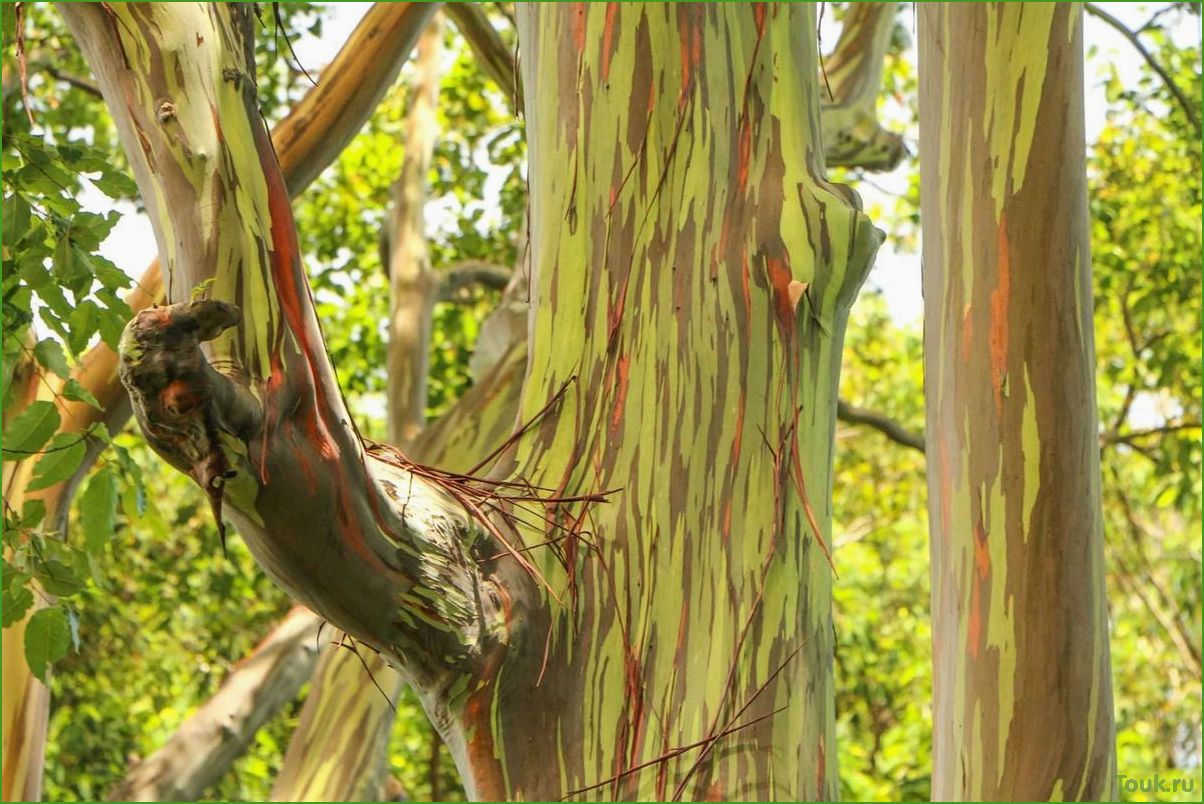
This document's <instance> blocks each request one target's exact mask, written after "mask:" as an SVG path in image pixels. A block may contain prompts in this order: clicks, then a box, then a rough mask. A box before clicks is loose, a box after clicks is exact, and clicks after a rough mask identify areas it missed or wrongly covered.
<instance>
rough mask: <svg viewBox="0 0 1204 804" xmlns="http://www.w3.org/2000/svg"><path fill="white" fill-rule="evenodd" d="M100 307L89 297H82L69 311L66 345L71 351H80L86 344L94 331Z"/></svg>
mask: <svg viewBox="0 0 1204 804" xmlns="http://www.w3.org/2000/svg"><path fill="white" fill-rule="evenodd" d="M99 312H100V308H99V307H98V306H97V305H96V302H94V301H92V300H91V299H84V300H83V301H82V302H80V303H79V306H77V307H76V308H75V311H74V312H73V313H71V317H70V318H69V319H68V321H69V323H70V325H71V327H70V329H69V330H68V332H67V336H68V337H67V345H68V346H70V347H71V349H72V351H74V352H76V353H77V354H78V353H79V352H82V351H83V350H84V349H85V348H87V346H88V341H89V340H90V339H91V338H92V335H93V333H95V332H96V326H97V318H98V313H99Z"/></svg>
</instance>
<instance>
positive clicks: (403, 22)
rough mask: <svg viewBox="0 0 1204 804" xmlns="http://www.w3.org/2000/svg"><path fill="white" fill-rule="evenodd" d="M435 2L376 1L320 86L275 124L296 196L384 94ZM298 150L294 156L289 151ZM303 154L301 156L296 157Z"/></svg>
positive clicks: (287, 181)
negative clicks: (293, 165) (289, 167)
mask: <svg viewBox="0 0 1204 804" xmlns="http://www.w3.org/2000/svg"><path fill="white" fill-rule="evenodd" d="M439 6H440V4H439V3H374V4H373V5H372V8H370V9H369V10H368V13H367V14H365V15H364V18H363V20H361V21H360V24H359V25H357V26H356V28H355V30H354V31H353V32H352V33H351V36H350V37H348V39H347V42H346V44H344V45H343V48H342V50H340V51H339V55H338V56H337V57H336V58H335V60H334V61H333V62H331V64H330V66H329V67H327V68H326V69H325V70H323V71H322V75H321V76H320V77H319V79H318V85H317V86H316V87H314V88H313V89H312V90H311V91H310V92H308V93H307V94H306V96H305V97H304V98H303V99H302V101H301V103H299V104H298V105H297V107H296V108H295V109H293V111H292V112H291V113H290V114H289V117H288V120H286V121H285V123H284V124H282V125H281V126H279V127H278V129H277V131H276V133H275V136H274V137H273V142H274V143H275V145H276V154H277V156H278V157H279V159H280V164H281V167H283V166H284V165H285V164H288V163H289V162H291V161H295V163H296V165H297V167H296V168H295V169H294V170H293V171H291V175H286V177H285V184H286V185H287V186H288V191H289V194H290V195H292V196H297V195H298V194H300V192H301V190H303V189H304V188H305V187H308V186H309V184H310V183H311V182H313V180H314V179H316V178H317V177H318V174H319V173H321V172H322V170H323V168H325V167H326V165H328V164H330V163H331V162H333V161H334V160H335V158H336V157H337V156H338V155H339V154H340V153H342V152H343V149H344V148H346V147H347V143H348V142H350V141H351V138H352V137H354V136H355V135H356V134H357V133H358V132H359V130H360V128H361V127H362V126H363V124H364V121H365V120H367V119H368V117H369V115H371V114H372V111H373V110H374V109H376V107H377V105H378V104H379V103H380V99H381V98H382V97H384V94H385V92H386V90H388V88H389V87H390V86H391V85H392V84H393V82H394V81H395V80H396V78H397V74H398V72H400V71H401V65H402V64H404V63H405V61H406V59H408V58H409V56H410V52H411V51H412V50H413V49H414V45H415V44H416V43H417V42H418V35H419V34H420V33H422V29H423V28H425V27H426V24H427V23H428V22H429V21H430V19H431V17H432V16H433V15H434V13H435V12H436V11H438V9H439ZM294 151H295V152H296V154H297V155H296V156H294V154H293V152H294ZM302 154H304V155H305V158H304V159H301V158H299V156H300V155H302Z"/></svg>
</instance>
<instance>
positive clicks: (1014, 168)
mask: <svg viewBox="0 0 1204 804" xmlns="http://www.w3.org/2000/svg"><path fill="white" fill-rule="evenodd" d="M920 37H921V44H920V125H921V127H922V137H921V151H920V156H921V162H922V164H921V172H922V176H923V177H924V178H923V184H922V188H923V189H922V194H921V198H922V206H921V221H922V222H923V226H924V235H925V237H924V301H925V311H924V312H925V316H924V320H925V323H926V328H925V343H924V364H925V399H926V408H927V411H928V416H927V418H928V439H927V440H928V443H929V454H930V455H931V460H930V463H929V469H930V471H929V472H928V488H929V495H930V496H929V504H930V508H931V516H930V521H931V528H932V579H933V580H932V584H933V592H932V594H933V597H932V601H933V602H932V605H933V611H932V617H933V620H932V629H933V634H934V635H935V639H936V641H935V643H934V646H933V653H934V661H935V666H934V668H933V692H934V696H935V699H934V702H933V721H934V722H933V743H934V746H933V789H932V793H933V797H934V798H935V799H938V800H960V799H985V800H1008V799H1042V800H1046V799H1049V800H1053V799H1071V800H1082V799H1086V800H1096V799H1104V800H1107V799H1110V798H1112V797H1113V796H1114V795H1115V790H1116V788H1115V785H1116V768H1115V748H1114V742H1115V728H1114V726H1113V716H1112V674H1111V656H1110V651H1109V644H1108V643H1109V638H1108V623H1107V598H1106V595H1105V591H1104V555H1103V553H1104V545H1103V511H1102V508H1101V501H1100V470H1099V449H1098V443H1099V423H1098V417H1097V416H1096V410H1095V382H1094V369H1095V350H1094V343H1093V341H1094V338H1093V332H1092V321H1093V316H1092V300H1091V253H1090V240H1089V238H1090V233H1089V228H1088V222H1087V193H1086V179H1087V172H1086V161H1085V158H1084V151H1085V144H1084V135H1083V125H1084V123H1083V108H1082V98H1083V89H1082V86H1083V62H1082V55H1081V54H1082V47H1083V45H1082V38H1081V37H1082V12H1081V10H1080V9H1079V8H1078V7H1076V6H1073V5H1060V6H1052V5H1050V6H1037V7H1034V6H1019V5H1012V6H1007V5H1004V4H982V5H976V6H966V5H961V6H945V7H942V6H937V5H925V6H924V7H923V8H922V9H921V11H920ZM1051 745H1056V746H1057V747H1058V748H1057V752H1056V759H1051V757H1050V751H1051Z"/></svg>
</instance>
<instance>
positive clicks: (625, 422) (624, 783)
mask: <svg viewBox="0 0 1204 804" xmlns="http://www.w3.org/2000/svg"><path fill="white" fill-rule="evenodd" d="M814 28H815V16H814V9H813V7H811V6H806V5H792V4H770V5H764V4H757V5H740V6H732V5H720V6H672V5H610V6H606V7H603V6H599V5H590V6H583V5H579V4H577V5H565V4H562V5H556V6H552V7H524V8H522V9H520V16H519V35H520V47H521V51H522V54H523V57H522V59H521V61H522V65H523V85H524V87H525V88H526V99H527V114H526V117H527V134H528V147H529V153H530V171H529V175H530V185H531V202H530V204H531V218H530V221H531V222H530V226H531V243H530V255H531V261H532V263H531V284H532V290H531V298H532V322H531V332H532V337H531V341H530V345H529V348H530V363H529V368H528V380H527V385H526V387H525V389H524V393H523V400H522V406H521V409H520V410H521V412H520V419H522V420H523V421H528V420H530V419H532V418H533V417H535V416H536V414H537V413H538V411H539V410H541V409H542V408H543V407H544V406H545V405H546V404H547V403H548V402H549V400H551V399H553V398H554V397H555V395H556V394H557V393H558V392H559V391H560V390H561V389H562V388H563V389H565V390H564V395H563V400H562V401H561V402H560V403H559V405H558V407H557V408H556V411H555V412H556V415H555V417H554V418H551V417H549V418H546V419H543V420H541V421H540V422H539V423H538V424H537V425H536V426H535V428H534V429H533V431H532V432H531V433H530V434H529V435H528V436H527V437H525V438H523V439H521V440H520V441H519V442H518V444H517V446H516V448H515V449H514V450H513V452H512V454H511V455H509V456H508V460H507V463H509V464H510V465H512V466H513V467H514V469H513V474H514V475H515V476H518V477H523V478H526V479H527V480H529V481H530V482H531V483H533V484H536V485H538V486H547V487H551V488H556V489H558V490H564V492H565V493H568V494H573V493H585V492H589V491H598V490H603V489H619V491H617V492H616V493H615V494H614V495H613V497H612V498H611V501H610V502H607V503H604V504H596V505H590V506H588V508H587V506H585V505H576V506H573V507H572V510H571V511H567V512H564V514H563V516H562V519H561V524H562V526H563V527H564V528H567V530H555V529H548V531H547V532H544V531H543V529H537V530H536V532H534V533H530V534H529V536H528V538H527V543H528V544H538V543H540V542H547V541H549V540H557V541H556V542H555V543H554V544H551V545H548V546H546V547H542V548H539V549H537V550H536V551H534V552H532V556H533V557H535V558H538V559H539V561H540V568H541V570H542V571H543V573H544V574H545V576H546V577H547V578H548V579H549V581H550V585H551V587H552V589H554V590H556V592H557V594H559V595H560V596H561V597H562V599H563V601H564V602H563V605H561V604H558V603H553V604H552V605H550V606H549V609H548V617H549V622H548V624H547V625H546V626H544V627H543V628H544V629H546V631H545V632H544V633H543V634H541V637H542V640H541V641H544V642H545V644H546V647H545V648H544V650H543V651H540V653H539V654H536V655H535V656H533V657H529V659H528V661H527V663H526V664H525V666H524V664H522V663H519V662H515V663H514V664H513V665H511V664H507V666H505V667H504V668H503V674H504V675H505V676H507V677H512V676H513V675H519V676H520V677H526V678H531V677H534V678H536V679H538V681H537V683H536V686H535V687H534V688H533V689H531V690H530V692H529V696H530V697H529V699H528V700H527V701H524V702H522V703H521V705H520V704H517V703H516V704H515V705H511V706H506V704H505V702H503V703H502V705H501V707H500V708H499V711H498V715H497V716H496V718H495V723H496V727H495V730H494V733H493V734H491V735H490V739H491V740H492V746H493V749H492V750H493V751H495V752H496V753H497V754H498V755H499V757H500V765H501V767H502V769H503V778H504V779H505V786H504V787H499V788H495V794H503V793H504V794H507V795H517V794H519V793H521V794H523V795H527V796H530V797H532V798H542V797H548V796H554V795H556V796H559V795H564V794H565V793H570V792H573V791H581V792H583V793H585V794H586V795H588V796H591V797H597V796H605V797H615V798H635V799H662V798H683V797H685V798H689V799H701V798H733V799H745V800H751V799H762V800H764V799H795V800H797V799H820V798H823V799H826V798H832V797H834V796H835V795H836V793H837V790H838V784H837V782H838V780H837V778H836V772H835V754H836V752H835V746H834V745H833V739H834V723H833V692H832V622H831V610H830V581H831V575H830V569H829V566H828V559H827V558H826V557H825V552H826V548H825V547H824V546H823V542H824V541H826V540H828V538H829V533H830V522H829V518H830V492H831V458H832V456H831V450H832V437H833V426H834V413H835V404H836V395H835V394H836V387H837V378H838V373H839V365H840V347H841V342H842V339H843V334H844V327H845V319H846V314H847V310H848V306H849V304H850V303H851V302H852V300H853V297H854V295H855V294H856V291H857V289H858V287H859V286H860V284H861V282H862V280H863V279H864V276H865V274H866V272H867V271H868V269H869V266H870V262H871V259H872V256H873V253H874V251H875V249H876V246H877V243H878V242H879V235H878V233H877V232H876V231H875V230H874V229H873V228H872V227H871V226H870V225H869V223H868V221H867V220H866V219H865V217H864V216H863V215H862V214H861V213H860V212H858V211H857V209H856V207H855V205H851V204H850V203H849V197H848V195H847V194H846V193H844V192H842V191H840V189H839V188H836V187H833V186H832V185H829V184H828V183H827V182H826V181H825V180H824V179H823V155H822V151H821V146H820V138H819V115H818V75H819V66H818V60H817V54H816V50H817V47H816V41H815V38H814V34H813V31H814ZM541 630H542V629H541ZM545 652H546V653H545ZM541 654H544V655H541ZM518 746H532V747H533V750H532V749H518V748H517V747H518ZM535 746H538V747H535ZM549 757H554V760H551V761H549ZM549 765H551V766H552V767H554V768H555V769H556V770H557V772H556V773H553V774H550V773H549ZM557 777H559V778H557Z"/></svg>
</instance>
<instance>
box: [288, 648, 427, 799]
mask: <svg viewBox="0 0 1204 804" xmlns="http://www.w3.org/2000/svg"><path fill="white" fill-rule="evenodd" d="M329 634H330V632H329V631H328V632H327V636H329ZM404 686H405V682H404V681H403V679H402V677H401V675H400V674H399V673H398V672H397V671H396V670H394V669H393V668H391V667H389V666H388V665H387V664H386V663H385V660H384V659H383V658H381V657H380V656H378V655H377V654H376V653H374V652H373V651H372V650H370V649H369V648H367V647H365V646H356V645H354V644H353V643H350V642H349V643H346V647H340V646H332V647H331V648H330V649H328V650H327V651H326V653H325V654H324V655H323V656H322V659H321V661H320V662H319V664H318V669H317V671H316V672H315V673H314V683H313V686H312V687H311V688H310V691H309V696H308V697H307V698H306V699H305V706H304V708H303V709H302V710H301V721H300V722H299V723H298V724H297V730H296V731H295V732H294V733H293V736H292V737H291V738H290V740H289V744H288V751H287V752H286V753H285V755H284V764H283V765H282V766H281V768H280V773H279V774H277V776H276V781H275V783H274V784H273V785H272V801H379V800H381V795H382V791H383V785H384V781H385V771H386V768H387V762H386V760H387V758H388V754H387V748H388V745H389V735H390V732H391V730H392V727H393V714H394V711H393V705H394V703H393V702H395V701H396V700H397V698H398V696H399V695H400V693H401V691H402V689H403V687H404Z"/></svg>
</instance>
